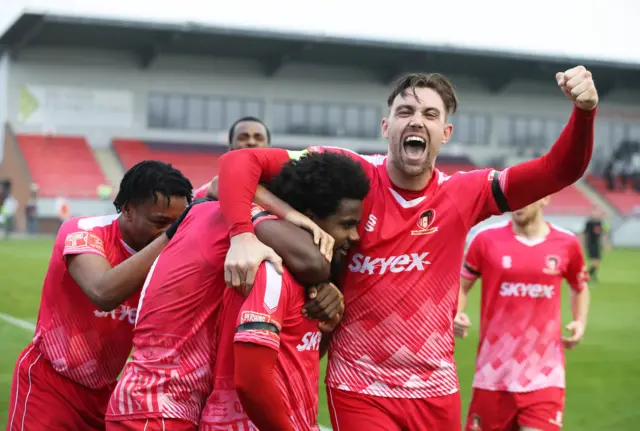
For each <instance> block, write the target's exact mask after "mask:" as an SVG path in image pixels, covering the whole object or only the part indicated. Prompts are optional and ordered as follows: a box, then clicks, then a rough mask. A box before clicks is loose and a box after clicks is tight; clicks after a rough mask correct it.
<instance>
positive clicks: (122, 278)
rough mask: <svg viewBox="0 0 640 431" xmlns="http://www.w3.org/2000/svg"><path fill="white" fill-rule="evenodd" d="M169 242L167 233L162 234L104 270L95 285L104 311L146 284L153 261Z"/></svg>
mask: <svg viewBox="0 0 640 431" xmlns="http://www.w3.org/2000/svg"><path fill="white" fill-rule="evenodd" d="M168 242H169V239H168V238H167V236H166V235H164V234H163V235H160V237H158V238H156V240H155V241H153V242H152V243H151V244H149V245H148V246H146V247H145V248H143V249H142V250H140V251H139V252H138V253H136V254H135V255H133V256H131V257H130V258H129V259H127V260H125V261H124V262H122V263H121V264H119V265H117V266H116V267H114V268H111V269H110V270H108V271H106V272H104V273H103V274H102V276H100V278H99V279H98V280H96V283H95V286H94V290H95V292H96V295H97V296H98V297H99V298H100V301H101V306H100V308H102V309H103V310H104V311H110V310H113V309H114V308H116V307H117V306H118V305H120V304H122V303H123V302H124V301H125V300H127V299H128V298H129V297H130V296H131V295H133V294H134V293H135V292H137V291H138V290H139V289H140V288H141V287H142V285H143V284H144V280H145V278H146V277H147V274H148V273H149V269H151V266H152V265H153V262H154V261H155V260H156V258H157V257H158V256H159V255H160V252H161V251H162V249H163V248H164V247H165V246H166V245H167V243H168Z"/></svg>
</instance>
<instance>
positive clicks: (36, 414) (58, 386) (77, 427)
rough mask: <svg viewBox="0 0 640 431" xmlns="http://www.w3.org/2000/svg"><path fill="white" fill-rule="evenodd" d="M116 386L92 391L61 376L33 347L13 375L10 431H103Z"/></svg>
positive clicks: (28, 348) (26, 350)
mask: <svg viewBox="0 0 640 431" xmlns="http://www.w3.org/2000/svg"><path fill="white" fill-rule="evenodd" d="M112 390H113V387H108V388H102V389H91V388H87V387H86V386H83V385H81V384H78V383H76V382H74V381H72V380H69V379H68V378H66V377H64V376H61V375H60V374H58V373H57V372H56V371H55V370H54V369H53V367H52V366H51V363H50V362H49V361H48V360H46V359H45V358H43V357H42V354H41V353H40V351H39V350H38V348H37V347H35V346H34V345H32V344H30V345H29V346H28V347H27V348H26V349H25V350H24V351H23V352H22V353H21V354H20V357H19V358H18V363H17V365H16V368H15V370H14V372H13V383H12V384H11V398H10V401H9V413H8V415H7V421H8V423H7V430H8V431H42V430H74V431H96V430H100V431H103V430H104V427H105V424H104V414H105V411H106V409H107V403H108V402H109V397H110V396H111V391H112Z"/></svg>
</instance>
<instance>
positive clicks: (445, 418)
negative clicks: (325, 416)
mask: <svg viewBox="0 0 640 431" xmlns="http://www.w3.org/2000/svg"><path fill="white" fill-rule="evenodd" d="M327 399H328V401H329V414H330V415H331V425H332V426H333V430H334V431H363V430H367V431H406V430H411V431H460V430H461V428H462V427H461V424H460V393H455V394H452V395H446V396H442V397H433V398H418V399H412V398H385V397H375V396H372V395H362V394H358V393H355V392H345V391H341V390H339V389H334V388H327Z"/></svg>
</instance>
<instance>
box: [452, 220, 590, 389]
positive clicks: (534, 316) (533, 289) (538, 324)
mask: <svg viewBox="0 0 640 431" xmlns="http://www.w3.org/2000/svg"><path fill="white" fill-rule="evenodd" d="M550 227H551V231H550V232H549V234H548V235H547V236H546V237H544V238H541V239H538V240H530V239H527V238H523V237H519V236H517V235H515V233H514V232H513V228H512V225H511V222H510V221H507V222H503V223H499V224H495V225H491V226H489V227H487V228H485V229H482V230H481V231H479V232H478V233H477V234H476V236H475V237H474V238H473V239H472V240H471V243H470V244H469V249H468V250H467V255H466V257H465V261H464V264H463V267H462V270H461V276H462V277H464V278H466V279H469V280H475V279H476V278H478V277H482V302H481V318H480V343H479V345H478V358H477V362H476V374H475V379H474V382H473V386H474V387H475V388H480V389H488V390H500V391H510V392H530V391H534V390H538V389H543V388H547V387H560V388H564V386H565V371H564V348H563V345H562V342H561V336H562V322H561V312H560V298H561V291H560V289H561V288H562V280H563V279H566V280H567V281H568V283H569V286H571V288H572V289H573V290H575V291H576V292H579V291H581V290H582V289H584V288H586V281H587V280H588V272H587V271H586V267H585V262H584V257H583V255H582V249H581V247H580V243H579V241H578V239H577V238H576V236H575V235H574V234H572V233H571V232H568V231H565V230H563V229H561V228H558V227H556V226H553V225H550Z"/></svg>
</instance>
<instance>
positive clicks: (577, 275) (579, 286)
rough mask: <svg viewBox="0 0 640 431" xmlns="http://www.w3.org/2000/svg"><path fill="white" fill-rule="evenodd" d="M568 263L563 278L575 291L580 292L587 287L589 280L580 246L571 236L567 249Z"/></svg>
mask: <svg viewBox="0 0 640 431" xmlns="http://www.w3.org/2000/svg"><path fill="white" fill-rule="evenodd" d="M568 254H569V263H568V264H567V269H566V273H565V279H566V280H567V282H568V283H569V286H571V288H572V289H573V290H574V291H576V292H581V291H582V290H583V289H584V288H586V287H587V282H588V281H589V270H588V269H587V265H586V263H585V260H584V254H583V253H582V247H581V246H580V242H579V241H578V239H577V238H573V240H572V241H571V245H570V249H569V253H568Z"/></svg>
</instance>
